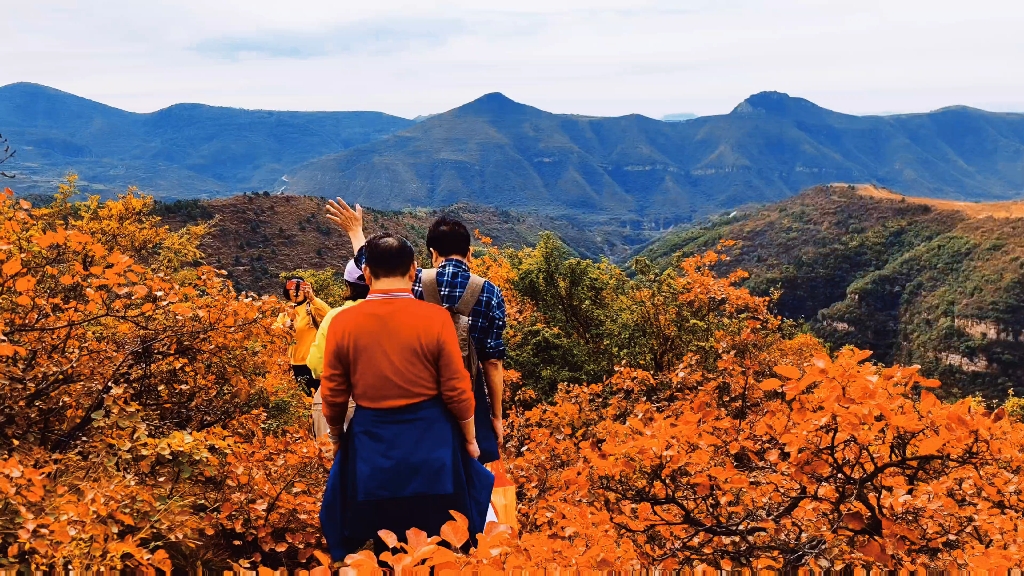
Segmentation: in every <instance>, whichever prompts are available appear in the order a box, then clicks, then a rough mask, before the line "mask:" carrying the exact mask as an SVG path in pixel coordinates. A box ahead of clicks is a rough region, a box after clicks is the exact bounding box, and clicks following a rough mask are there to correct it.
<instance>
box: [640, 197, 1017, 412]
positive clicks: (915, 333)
mask: <svg viewBox="0 0 1024 576" xmlns="http://www.w3.org/2000/svg"><path fill="white" fill-rule="evenodd" d="M722 239H732V240H737V241H738V242H739V245H738V246H737V247H735V248H734V251H733V253H732V259H731V261H730V262H729V263H728V265H727V267H728V268H741V269H744V270H746V271H748V272H750V274H751V277H750V279H748V281H747V286H748V287H749V288H751V289H752V290H753V291H755V292H757V293H759V294H764V295H767V294H769V293H771V292H772V291H773V290H779V291H780V294H779V296H778V301H777V305H776V306H777V310H778V311H779V312H780V313H781V314H782V315H784V316H786V317H789V318H793V319H802V320H805V321H806V322H807V323H808V325H809V327H810V329H811V330H812V331H813V332H814V333H815V334H816V335H818V336H820V337H822V338H823V339H825V340H826V341H827V342H829V343H831V344H833V345H834V346H842V345H846V344H852V345H855V346H858V347H861V348H865V349H870V350H873V351H874V356H873V357H874V359H875V360H877V361H879V362H883V363H903V364H920V365H921V366H922V367H923V369H924V370H925V372H926V373H928V374H929V375H931V376H934V377H937V378H939V379H940V380H942V381H943V382H944V383H946V389H945V393H946V394H949V395H964V394H974V393H980V394H982V395H984V396H987V397H993V398H996V397H1003V396H1005V395H1006V393H1007V391H1008V390H1009V389H1011V388H1014V387H1018V388H1021V387H1022V385H1024V343H1022V341H1021V336H1022V334H1024V259H1022V257H1024V218H1019V217H1009V218H994V217H977V216H975V215H972V214H966V213H964V212H963V211H959V210H948V209H938V208H935V207H933V206H931V205H929V204H928V203H923V202H915V201H907V200H903V201H900V200H889V199H880V198H875V197H871V196H868V195H865V194H862V193H860V192H858V191H857V190H855V189H854V188H853V187H847V186H825V187H818V188H814V189H811V190H808V191H806V192H804V193H802V194H800V195H798V196H796V197H794V198H791V199H789V200H786V201H784V202H780V203H778V204H776V205H773V206H769V207H766V208H763V209H759V210H752V211H747V212H743V213H739V214H736V215H734V216H732V217H731V218H720V219H718V220H715V221H712V222H711V223H709V224H706V225H704V226H701V227H697V228H692V229H687V230H682V231H678V232H673V233H670V234H668V235H666V237H664V238H662V239H660V240H659V241H657V242H655V243H653V244H652V245H650V246H648V247H647V248H646V249H645V250H644V251H643V255H644V256H647V257H649V258H652V259H654V260H656V261H658V262H660V263H661V264H662V265H667V263H668V262H669V261H670V260H671V258H672V255H673V254H674V253H683V254H690V253H693V252H698V251H702V250H706V249H711V248H714V247H715V246H716V245H717V244H718V242H719V241H720V240H722Z"/></svg>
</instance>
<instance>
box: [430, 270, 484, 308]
mask: <svg viewBox="0 0 1024 576" xmlns="http://www.w3.org/2000/svg"><path fill="white" fill-rule="evenodd" d="M434 287H435V289H436V287H437V284H436V282H435V284H434ZM483 289H484V279H483V278H481V277H479V276H477V275H476V274H470V275H469V285H468V286H466V291H465V292H463V293H462V298H459V303H458V304H456V305H455V311H456V312H458V313H459V314H462V315H463V316H469V313H470V312H472V311H473V306H476V301H477V300H479V299H480V292H481V291H483Z"/></svg>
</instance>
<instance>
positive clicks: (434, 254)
mask: <svg viewBox="0 0 1024 576" xmlns="http://www.w3.org/2000/svg"><path fill="white" fill-rule="evenodd" d="M440 259H441V256H439V255H438V254H437V250H434V249H433V248H431V249H430V263H431V264H433V265H434V266H435V267H436V266H437V262H438V260H440Z"/></svg>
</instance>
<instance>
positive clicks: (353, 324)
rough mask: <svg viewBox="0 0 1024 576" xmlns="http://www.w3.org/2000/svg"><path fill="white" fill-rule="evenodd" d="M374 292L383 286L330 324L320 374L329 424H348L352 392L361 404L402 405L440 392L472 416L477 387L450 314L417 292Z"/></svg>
mask: <svg viewBox="0 0 1024 576" xmlns="http://www.w3.org/2000/svg"><path fill="white" fill-rule="evenodd" d="M374 294H382V292H379V291H371V292H370V297H369V298H367V300H365V301H363V302H362V303H361V304H359V305H358V306H352V307H351V308H347V309H345V310H342V311H341V312H338V314H337V315H336V316H335V317H334V319H333V320H332V321H331V323H330V326H329V327H328V330H327V343H326V345H325V347H324V371H323V375H322V376H321V377H320V395H321V397H322V398H323V411H324V417H325V418H326V419H327V422H328V424H330V425H331V426H336V427H340V426H341V425H342V424H343V423H344V422H345V413H346V411H347V410H348V400H349V397H350V396H351V397H352V398H353V399H355V401H356V404H357V405H359V406H366V407H367V408H397V407H400V406H407V405H409V404H414V403H416V402H420V401H422V400H426V399H428V398H432V397H434V396H437V395H439V394H440V396H441V397H442V399H443V400H444V402H445V404H446V405H447V406H448V409H449V410H450V411H451V412H452V414H454V415H455V417H456V418H457V419H458V420H459V421H460V422H461V421H465V420H468V419H469V418H471V417H472V416H473V410H474V408H475V402H474V398H473V389H472V385H471V384H470V381H469V372H467V371H466V368H465V366H464V365H463V363H462V352H461V351H460V349H459V341H458V337H457V336H456V334H455V326H454V325H453V324H452V320H451V316H449V314H448V312H447V311H446V310H445V309H444V308H442V307H440V306H437V305H435V304H429V303H427V302H423V301H422V300H416V299H414V298H411V297H409V298H394V297H389V298H386V299H373V295H374ZM383 294H385V295H386V296H395V295H397V294H401V295H404V294H408V293H407V292H406V293H395V292H390V293H383ZM410 296H411V294H410Z"/></svg>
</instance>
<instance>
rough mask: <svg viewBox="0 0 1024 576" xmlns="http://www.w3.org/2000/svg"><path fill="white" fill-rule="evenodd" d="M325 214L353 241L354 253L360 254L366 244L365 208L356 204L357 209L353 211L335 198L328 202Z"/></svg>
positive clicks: (342, 201)
mask: <svg viewBox="0 0 1024 576" xmlns="http://www.w3.org/2000/svg"><path fill="white" fill-rule="evenodd" d="M324 212H325V213H326V215H327V219H328V220H330V221H331V222H332V223H333V224H334V225H335V226H337V227H338V228H340V229H341V230H342V231H343V232H345V233H346V234H348V237H349V239H350V240H351V241H352V252H358V251H359V249H360V248H362V246H363V244H365V243H366V238H365V236H363V207H362V206H360V205H359V204H356V209H355V210H353V209H351V208H349V206H348V204H346V203H345V201H344V200H342V199H341V198H335V199H334V200H328V201H327V206H326V207H325V208H324Z"/></svg>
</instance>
